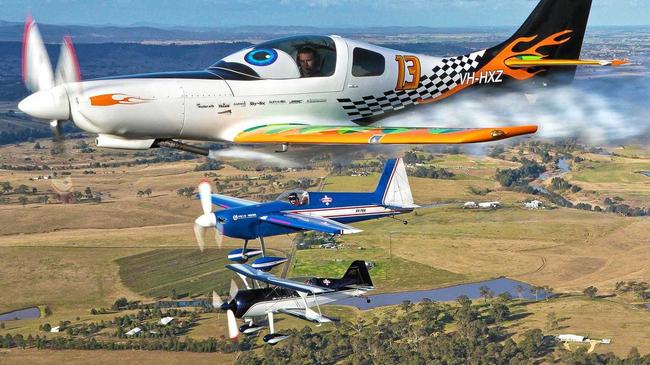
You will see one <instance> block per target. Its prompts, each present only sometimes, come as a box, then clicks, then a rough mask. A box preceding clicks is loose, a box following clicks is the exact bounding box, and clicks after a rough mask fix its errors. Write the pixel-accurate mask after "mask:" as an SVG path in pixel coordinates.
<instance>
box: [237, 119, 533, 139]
mask: <svg viewBox="0 0 650 365" xmlns="http://www.w3.org/2000/svg"><path fill="white" fill-rule="evenodd" d="M536 131H537V126H535V125H524V126H511V127H495V128H425V127H370V126H317V125H305V124H297V123H296V124H294V123H287V124H268V125H261V126H256V127H253V128H249V129H246V130H244V131H242V132H240V133H239V134H237V135H236V136H235V137H234V142H236V143H297V144H460V143H477V142H490V141H497V140H500V139H505V138H510V137H515V136H521V135H525V134H530V133H535V132H536Z"/></svg>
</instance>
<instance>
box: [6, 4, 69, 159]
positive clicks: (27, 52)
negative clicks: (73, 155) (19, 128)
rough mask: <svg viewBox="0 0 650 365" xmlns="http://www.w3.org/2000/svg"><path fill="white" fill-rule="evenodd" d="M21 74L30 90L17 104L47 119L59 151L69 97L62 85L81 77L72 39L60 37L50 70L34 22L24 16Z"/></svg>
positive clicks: (61, 148) (21, 108) (66, 117)
mask: <svg viewBox="0 0 650 365" xmlns="http://www.w3.org/2000/svg"><path fill="white" fill-rule="evenodd" d="M22 76H23V82H24V83H25V87H26V88H27V89H28V90H29V91H31V92H32V94H31V95H29V96H28V97H26V98H25V99H23V100H22V101H21V102H20V103H19V104H18V109H20V110H21V111H22V112H24V113H25V114H28V115H30V116H32V117H34V118H39V119H45V120H49V123H50V129H51V131H52V135H53V140H54V143H55V145H56V149H57V150H59V151H62V150H63V134H62V121H64V120H68V119H70V100H69V97H68V90H66V88H65V86H64V85H65V84H69V83H75V82H78V81H80V80H81V73H80V71H79V63H78V62H77V56H76V53H75V50H74V46H73V44H72V39H71V38H70V37H69V36H65V37H64V38H63V44H62V46H61V52H60V54H59V61H58V63H57V67H56V71H52V64H51V62H50V58H49V56H48V54H47V50H46V48H45V43H44V42H43V38H42V37H41V33H40V31H39V30H38V26H37V25H36V22H35V21H34V19H33V18H32V17H31V16H28V17H27V20H26V21H25V31H24V34H23V48H22Z"/></svg>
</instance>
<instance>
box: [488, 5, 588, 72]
mask: <svg viewBox="0 0 650 365" xmlns="http://www.w3.org/2000/svg"><path fill="white" fill-rule="evenodd" d="M591 2H592V0H541V1H540V2H539V4H537V7H535V9H534V10H533V12H532V13H531V14H530V15H529V16H528V19H526V21H525V22H524V23H523V24H522V25H521V27H520V28H519V29H518V30H517V31H516V32H515V33H514V34H513V35H512V37H510V38H509V39H508V40H506V41H505V42H503V43H501V44H499V45H498V46H496V47H492V48H490V49H488V50H486V56H487V58H488V59H490V58H493V57H497V58H498V57H504V55H505V57H509V58H510V57H511V58H512V59H514V58H519V59H523V60H534V59H537V58H544V59H552V60H578V59H579V58H580V50H581V48H582V41H583V39H584V35H585V29H586V27H587V20H588V18H589V12H590V9H591ZM504 53H505V54H504ZM503 61H505V59H504V60H503ZM540 69H541V68H540ZM575 70H576V66H575V65H567V66H560V67H551V68H549V69H548V70H545V71H546V72H544V73H542V74H541V75H539V76H538V77H536V78H537V79H538V80H539V79H540V78H542V79H544V78H545V79H549V80H551V81H553V84H554V85H558V84H566V83H569V82H571V81H572V80H573V77H574V75H575ZM547 84H548V82H547Z"/></svg>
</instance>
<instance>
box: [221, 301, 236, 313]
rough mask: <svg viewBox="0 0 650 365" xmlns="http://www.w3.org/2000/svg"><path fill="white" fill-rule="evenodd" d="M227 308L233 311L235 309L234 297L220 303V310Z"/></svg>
mask: <svg viewBox="0 0 650 365" xmlns="http://www.w3.org/2000/svg"><path fill="white" fill-rule="evenodd" d="M229 309H230V310H232V311H233V312H234V311H236V310H237V302H236V301H235V300H234V299H233V300H231V301H230V302H227V303H223V304H222V305H221V310H223V311H227V310H229Z"/></svg>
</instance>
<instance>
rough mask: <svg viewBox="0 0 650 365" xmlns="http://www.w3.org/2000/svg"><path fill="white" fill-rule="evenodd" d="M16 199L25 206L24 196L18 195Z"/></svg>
mask: <svg viewBox="0 0 650 365" xmlns="http://www.w3.org/2000/svg"><path fill="white" fill-rule="evenodd" d="M18 201H19V202H20V204H22V205H23V206H25V204H27V197H26V196H20V197H19V198H18Z"/></svg>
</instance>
